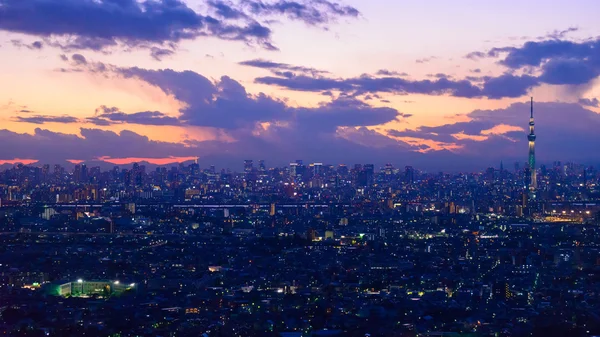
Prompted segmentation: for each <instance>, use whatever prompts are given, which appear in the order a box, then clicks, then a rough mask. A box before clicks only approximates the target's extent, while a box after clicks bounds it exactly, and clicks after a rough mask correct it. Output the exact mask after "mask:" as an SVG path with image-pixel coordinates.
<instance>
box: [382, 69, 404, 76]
mask: <svg viewBox="0 0 600 337" xmlns="http://www.w3.org/2000/svg"><path fill="white" fill-rule="evenodd" d="M376 74H377V75H379V76H398V77H403V76H408V74H407V73H401V72H398V71H393V70H387V69H380V70H378V71H377V73H376Z"/></svg>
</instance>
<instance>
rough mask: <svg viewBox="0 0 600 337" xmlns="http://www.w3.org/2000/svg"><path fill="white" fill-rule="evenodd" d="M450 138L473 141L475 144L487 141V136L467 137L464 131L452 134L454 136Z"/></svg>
mask: <svg viewBox="0 0 600 337" xmlns="http://www.w3.org/2000/svg"><path fill="white" fill-rule="evenodd" d="M452 137H454V138H456V139H458V140H464V139H469V140H474V141H476V142H483V141H484V140H488V137H487V136H482V135H468V134H466V133H465V132H464V131H461V132H459V133H454V134H452Z"/></svg>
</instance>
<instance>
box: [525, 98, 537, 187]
mask: <svg viewBox="0 0 600 337" xmlns="http://www.w3.org/2000/svg"><path fill="white" fill-rule="evenodd" d="M534 127H535V123H534V121H533V97H531V117H530V118H529V135H528V136H527V139H528V140H529V174H530V176H531V180H530V181H529V193H530V194H531V195H533V194H534V193H535V190H536V189H537V173H536V170H535V138H536V137H535V133H534Z"/></svg>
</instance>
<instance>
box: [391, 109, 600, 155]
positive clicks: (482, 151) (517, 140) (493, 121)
mask: <svg viewBox="0 0 600 337" xmlns="http://www.w3.org/2000/svg"><path fill="white" fill-rule="evenodd" d="M528 114H529V104H528V103H515V104H512V105H510V106H509V107H507V108H506V109H498V110H476V111H473V112H471V113H469V114H467V116H466V117H468V118H469V119H470V120H469V121H467V122H459V123H454V124H446V125H442V126H436V127H425V126H423V127H419V128H417V129H415V130H406V131H392V132H391V133H390V135H392V136H394V137H414V138H419V139H424V140H432V141H438V142H442V143H447V144H453V145H458V146H460V150H456V152H457V154H460V155H462V156H464V157H465V160H467V159H468V158H473V159H474V158H475V157H476V156H480V157H481V159H482V160H488V159H489V160H490V161H492V159H493V160H498V161H499V160H501V159H510V160H518V161H525V160H526V157H525V156H526V153H527V130H528V125H527V123H528V121H529V118H528V116H529V115H528ZM535 121H536V126H535V127H536V129H535V131H536V134H537V136H538V137H537V140H536V154H537V156H538V159H539V161H540V162H542V163H543V162H551V161H554V160H565V161H567V160H569V161H577V162H582V163H598V162H600V157H594V156H590V154H589V152H585V151H584V152H582V151H581V146H582V144H597V143H598V142H600V134H598V133H597V132H596V130H597V129H598V128H599V127H600V114H597V113H595V112H593V111H590V110H587V109H584V108H582V107H581V106H580V105H578V104H570V103H536V104H535Z"/></svg>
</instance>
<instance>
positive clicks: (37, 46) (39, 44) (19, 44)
mask: <svg viewBox="0 0 600 337" xmlns="http://www.w3.org/2000/svg"><path fill="white" fill-rule="evenodd" d="M10 42H11V43H12V45H13V46H15V47H17V48H27V49H31V50H40V49H42V48H44V44H43V43H42V41H34V42H32V43H31V44H26V43H23V41H21V40H10Z"/></svg>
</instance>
